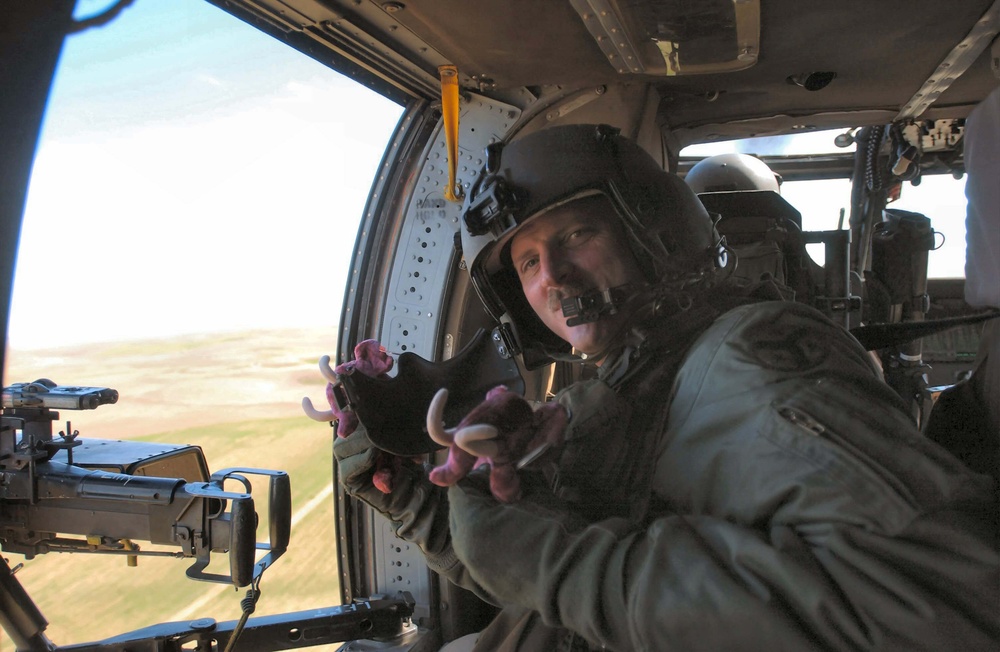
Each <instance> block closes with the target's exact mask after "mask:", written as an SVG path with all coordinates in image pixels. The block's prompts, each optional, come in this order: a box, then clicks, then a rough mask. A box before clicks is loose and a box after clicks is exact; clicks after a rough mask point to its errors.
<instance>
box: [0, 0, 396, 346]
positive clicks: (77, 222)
mask: <svg viewBox="0 0 1000 652" xmlns="http://www.w3.org/2000/svg"><path fill="white" fill-rule="evenodd" d="M111 4H113V0H103V1H101V2H96V1H90V0H82V1H81V2H80V4H79V6H78V7H77V16H78V17H86V16H90V15H94V14H96V13H100V12H101V11H102V10H103V9H104V8H105V7H107V6H109V5H111ZM401 113H402V107H400V106H399V105H396V104H394V103H392V102H390V101H388V100H386V99H385V98H382V97H381V96H379V95H377V94H375V93H374V92H372V91H370V90H367V89H365V88H363V87H361V86H360V85H359V84H357V83H355V82H353V81H351V80H349V79H346V78H345V77H343V76H341V75H339V74H338V73H335V72H333V71H331V70H330V69H328V68H326V67H324V66H322V65H320V64H319V63H317V62H315V61H313V60H311V59H309V58H308V57H306V56H305V55H302V54H300V53H298V52H297V51H295V50H292V49H291V48H289V47H287V46H285V45H284V44H282V43H280V42H278V41H277V40H275V39H272V38H271V37H270V36H267V35H265V34H263V33H261V32H259V31H257V30H255V29H253V28H251V27H249V26H247V25H246V24H244V23H242V22H241V21H239V20H237V19H235V18H233V17H232V16H229V15H228V14H226V13H224V12H222V11H221V10H219V9H218V8H216V7H214V6H212V5H210V4H208V3H207V2H204V1H203V0H136V1H135V2H134V4H133V5H132V6H131V7H129V8H127V9H126V10H125V11H124V12H122V14H121V15H120V16H119V17H118V18H116V19H115V20H114V21H113V22H111V23H110V24H109V25H107V26H104V27H101V28H95V29H90V30H87V31H85V32H82V33H80V34H77V35H73V36H71V37H69V38H68V39H67V41H66V44H65V46H64V49H63V53H62V57H61V59H60V65H59V69H58V72H57V75H56V79H55V81H54V84H53V89H52V93H51V95H50V98H49V104H48V106H47V108H46V116H45V121H44V124H43V129H42V137H41V140H40V143H39V147H38V151H37V153H36V156H35V162H34V167H33V171H32V177H31V185H30V188H29V193H28V200H27V204H26V209H25V217H24V223H23V226H22V232H21V239H20V243H19V252H18V259H17V267H16V270H15V282H14V292H13V301H12V307H11V318H10V324H9V335H8V337H9V340H8V343H9V345H10V347H11V348H12V349H13V350H17V349H34V348H48V347H55V346H64V345H69V344H79V343H87V342H99V341H118V340H130V339H145V338H151V337H152V338H158V337H171V336H174V335H179V334H186V333H200V332H214V331H232V330H245V329H253V328H277V327H301V326H307V327H312V326H331V327H333V328H336V326H337V324H338V321H339V315H340V308H341V302H342V294H343V288H344V282H345V278H346V272H347V268H348V266H349V263H350V256H351V252H352V250H353V246H354V241H355V237H356V234H357V227H358V221H359V219H360V216H361V213H362V211H363V209H364V204H365V201H366V199H367V196H368V191H369V189H370V187H371V183H372V179H373V178H374V174H375V171H376V169H377V166H378V164H379V162H380V160H381V156H382V153H383V150H384V148H385V144H386V142H387V141H388V139H389V136H390V135H391V133H392V130H393V129H394V128H395V125H396V123H397V122H398V120H399V117H400V115H401Z"/></svg>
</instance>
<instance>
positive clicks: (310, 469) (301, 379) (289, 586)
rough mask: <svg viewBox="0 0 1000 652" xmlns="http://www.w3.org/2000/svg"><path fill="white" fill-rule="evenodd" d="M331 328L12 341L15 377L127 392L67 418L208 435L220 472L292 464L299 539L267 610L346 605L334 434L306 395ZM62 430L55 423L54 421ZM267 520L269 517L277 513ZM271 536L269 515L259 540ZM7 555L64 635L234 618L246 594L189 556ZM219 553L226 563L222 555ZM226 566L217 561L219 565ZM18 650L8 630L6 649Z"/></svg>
mask: <svg viewBox="0 0 1000 652" xmlns="http://www.w3.org/2000/svg"><path fill="white" fill-rule="evenodd" d="M325 337H326V336H325V334H323V333H311V332H305V331H302V332H298V331H295V332H286V331H281V332H252V333H241V334H235V335H234V334H228V335H220V336H197V337H192V338H178V339H177V340H165V341H155V342H143V343H131V344H125V345H90V346H85V347H79V348H76V349H66V350H57V351H45V352H28V353H20V354H19V353H18V352H14V353H13V355H11V354H10V353H9V354H8V369H7V370H6V371H7V372H8V373H5V374H4V383H5V384H12V383H17V382H25V381H27V380H33V379H35V378H39V377H49V378H53V379H54V380H56V381H57V382H59V383H61V384H82V385H106V386H111V387H115V388H116V389H118V390H119V392H120V393H121V398H120V399H119V402H118V404H117V405H113V406H102V407H101V408H100V409H98V410H95V411H87V412H68V411H63V412H62V413H61V417H62V418H63V419H66V418H72V420H73V425H72V427H73V428H74V429H77V428H78V427H79V429H80V431H81V436H82V437H88V436H91V437H97V438H102V439H139V440H145V441H156V442H164V443H180V444H194V445H198V446H201V447H202V449H203V450H204V452H205V456H206V458H207V460H208V464H209V469H210V470H211V471H216V470H218V469H222V468H226V467H235V466H242V467H255V468H265V469H276V470H282V471H286V472H288V474H289V476H290V479H291V488H292V512H293V520H292V524H293V525H292V532H291V543H290V545H289V549H288V551H287V552H286V553H285V554H284V555H283V556H282V557H281V558H280V559H279V560H278V561H277V563H276V564H275V565H274V566H273V567H272V568H270V569H268V570H267V571H266V572H265V573H264V577H263V581H262V583H261V598H260V601H259V602H258V604H257V610H256V613H255V615H264V614H274V613H282V612H287V611H298V610H302V609H308V608H315V607H326V606H331V605H336V604H339V602H340V588H339V582H338V571H337V556H336V540H335V535H334V514H333V498H332V496H331V491H332V485H331V479H332V474H331V464H332V450H331V437H332V433H331V430H330V428H329V426H328V425H326V424H322V423H316V422H314V421H311V420H309V419H308V418H307V417H305V415H304V414H302V411H301V408H300V407H299V406H298V402H299V400H301V398H302V396H304V395H309V396H311V397H312V398H313V400H314V402H316V403H317V404H319V403H320V402H322V397H323V393H322V388H323V387H324V386H325V383H326V381H325V380H323V379H322V378H321V376H320V375H319V373H318V371H317V370H316V366H315V360H316V359H317V358H318V357H319V355H320V354H322V353H327V352H331V353H332V350H331V349H330V348H329V346H328V345H327V344H325V343H324V339H325ZM314 354H315V355H314ZM78 424H79V426H78ZM171 427H172V428H173V429H171ZM61 429H63V428H62V424H61V423H59V422H57V425H56V428H55V430H57V431H58V430H61ZM250 478H251V480H252V481H253V483H254V486H253V491H254V496H255V502H256V504H257V506H258V510H260V509H261V506H262V505H263V504H264V503H266V500H267V498H266V496H267V492H266V490H267V479H266V478H264V477H261V476H250ZM227 488H230V489H235V487H227ZM261 518H262V522H263V523H265V524H266V520H265V519H266V516H265V515H263V514H262V515H261ZM266 538H267V532H266V525H264V526H262V527H261V528H260V530H259V532H258V540H261V541H263V540H266ZM140 545H142V544H141V542H140ZM146 547H149V546H148V544H147V546H146ZM4 557H5V558H6V559H7V560H8V563H9V564H10V565H11V566H15V565H16V564H18V563H23V564H24V566H23V567H22V568H21V569H20V570H19V571H18V572H17V575H16V577H17V579H18V580H19V581H20V582H21V584H22V585H23V586H24V587H25V589H26V590H27V591H28V594H29V595H30V596H31V597H32V599H33V600H34V601H35V603H36V604H37V605H38V606H39V608H40V609H41V611H42V613H43V614H44V616H45V617H46V619H47V620H48V621H49V626H48V629H47V630H46V635H47V636H48V637H49V639H51V640H52V641H53V642H54V643H56V644H57V645H69V644H72V643H82V642H89V641H94V640H99V639H103V638H107V637H109V636H113V635H117V634H121V633H123V632H128V631H132V630H135V629H139V628H141V627H145V626H148V625H152V624H156V623H160V622H175V621H182V622H183V621H189V620H195V619H198V618H214V619H215V620H217V621H224V620H235V619H238V618H239V615H240V606H239V602H240V600H241V599H242V598H243V596H244V595H245V589H242V590H239V591H236V590H235V589H234V588H233V587H232V586H227V585H222V584H213V583H206V582H198V581H194V580H191V579H188V578H187V577H186V575H185V571H186V570H187V568H188V567H189V566H190V565H191V564H192V563H193V560H191V559H176V558H162V557H140V558H139V563H138V567H133V568H130V567H128V566H127V565H126V560H125V559H124V558H122V557H118V556H107V555H92V554H78V553H76V554H68V553H50V554H46V555H40V556H38V557H35V558H34V559H32V560H25V559H24V557H23V556H22V555H18V554H11V553H4ZM219 562H220V563H223V564H224V563H226V558H225V556H224V555H219ZM224 568H225V567H223V568H222V569H216V568H214V564H213V567H210V568H209V570H210V571H213V572H223V571H224ZM13 650H14V646H13V643H12V642H11V640H10V638H9V637H8V636H7V635H6V633H4V632H2V631H0V651H2V652H8V651H10V652H12V651H13Z"/></svg>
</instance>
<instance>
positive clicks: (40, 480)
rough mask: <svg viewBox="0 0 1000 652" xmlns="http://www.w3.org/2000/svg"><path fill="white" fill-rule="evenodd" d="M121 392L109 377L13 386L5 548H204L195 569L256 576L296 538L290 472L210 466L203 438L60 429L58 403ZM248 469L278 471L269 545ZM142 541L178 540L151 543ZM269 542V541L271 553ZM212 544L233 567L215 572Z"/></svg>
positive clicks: (1, 518) (1, 527) (4, 486)
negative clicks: (105, 436) (153, 438)
mask: <svg viewBox="0 0 1000 652" xmlns="http://www.w3.org/2000/svg"><path fill="white" fill-rule="evenodd" d="M117 400H118V392H117V391H115V390H113V389H109V388H107V387H70V386H61V385H56V384H55V383H53V382H52V381H50V380H47V379H41V380H38V381H35V382H33V383H22V384H17V385H12V386H11V387H7V388H4V390H3V399H2V405H3V417H2V418H3V420H2V425H0V545H2V546H3V550H5V551H7V552H16V553H20V554H23V555H25V556H26V557H27V558H28V559H31V558H32V557H34V556H35V555H37V554H41V553H46V552H52V551H59V552H88V553H102V554H119V555H124V556H127V557H129V558H130V560H133V561H134V560H135V558H136V557H138V556H140V555H159V556H164V555H166V556H174V557H193V558H195V563H194V564H193V565H192V566H191V567H190V568H189V569H188V571H187V574H188V576H189V577H192V578H194V579H197V580H205V581H211V582H224V583H231V584H234V585H235V586H237V587H241V586H246V585H248V584H250V583H251V582H252V581H253V580H254V579H255V578H257V577H259V576H260V574H261V573H263V571H264V569H266V568H267V567H268V566H270V565H271V564H272V563H273V562H274V561H275V560H276V559H277V558H278V557H279V556H280V555H281V554H282V553H283V552H284V551H285V549H286V548H287V546H288V536H289V530H290V524H291V490H290V485H289V479H288V474H286V473H285V472H283V471H268V470H264V469H250V468H230V469H223V470H221V471H218V472H216V473H214V474H212V475H211V476H209V475H208V465H207V463H206V461H205V457H204V454H203V453H202V450H201V448H199V447H196V446H175V445H164V444H150V443H146V442H128V441H111V440H102V439H82V438H80V437H79V432H77V431H73V430H72V426H71V423H70V422H67V423H66V430H65V431H64V432H60V433H59V437H58V438H54V437H53V435H52V423H53V422H54V421H55V420H57V419H58V418H59V413H58V412H56V411H55V410H56V409H67V410H90V409H95V408H97V407H99V406H101V405H107V404H111V403H115V402H116V401H117ZM247 475H263V476H267V477H268V478H269V479H270V487H269V489H270V491H269V497H268V502H269V509H268V514H269V523H268V525H269V533H270V541H269V542H268V543H258V542H257V541H256V536H257V532H256V531H257V513H256V511H255V509H254V501H253V498H252V497H251V493H250V492H251V485H250V482H249V481H248V480H247V478H246V476H247ZM227 480H232V481H235V482H238V483H240V484H242V488H243V491H229V490H227V489H226V487H225V484H226V481H227ZM67 535H70V536H67ZM74 537H76V538H74ZM79 537H82V538H79ZM135 541H148V542H150V543H153V544H159V545H163V546H169V547H173V548H175V549H176V550H143V549H141V548H140V547H139V546H138V545H136V544H135V543H134V542H135ZM258 550H265V551H267V552H266V554H265V555H264V557H263V558H262V559H261V560H259V561H257V560H256V556H257V551H258ZM212 552H228V554H229V572H228V573H208V572H206V571H205V569H206V567H207V566H208V565H209V562H210V557H211V553H212Z"/></svg>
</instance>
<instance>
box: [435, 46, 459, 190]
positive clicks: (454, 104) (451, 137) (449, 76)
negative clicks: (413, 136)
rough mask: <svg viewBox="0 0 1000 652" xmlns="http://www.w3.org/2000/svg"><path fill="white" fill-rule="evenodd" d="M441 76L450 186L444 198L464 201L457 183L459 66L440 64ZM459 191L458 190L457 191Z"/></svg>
mask: <svg viewBox="0 0 1000 652" xmlns="http://www.w3.org/2000/svg"><path fill="white" fill-rule="evenodd" d="M438 74H439V75H440V76H441V119H442V120H443V121H444V142H445V146H446V147H447V149H448V187H447V188H445V190H444V198H445V199H447V200H448V201H453V202H460V201H462V188H461V187H460V186H459V185H458V184H457V180H456V178H455V177H456V169H457V167H458V68H456V67H455V66H451V65H449V66H438ZM456 191H457V192H456Z"/></svg>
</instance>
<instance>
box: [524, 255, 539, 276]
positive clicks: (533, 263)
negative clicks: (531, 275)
mask: <svg viewBox="0 0 1000 652" xmlns="http://www.w3.org/2000/svg"><path fill="white" fill-rule="evenodd" d="M537 266H538V259H537V258H529V259H527V260H525V261H524V262H523V263H521V274H526V273H528V272H530V271H531V270H533V269H534V268H535V267H537Z"/></svg>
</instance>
